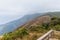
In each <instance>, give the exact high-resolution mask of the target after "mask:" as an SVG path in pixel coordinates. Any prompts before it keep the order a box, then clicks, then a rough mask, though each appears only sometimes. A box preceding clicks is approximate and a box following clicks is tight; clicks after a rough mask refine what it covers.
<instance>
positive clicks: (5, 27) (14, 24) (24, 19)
mask: <svg viewBox="0 0 60 40" xmlns="http://www.w3.org/2000/svg"><path fill="white" fill-rule="evenodd" d="M41 15H43V14H41V13H36V14H30V15H25V16H23V17H22V18H20V19H17V20H14V21H11V22H9V23H6V24H2V25H0V27H1V28H3V29H2V30H0V35H2V34H4V33H7V32H11V31H13V30H15V29H16V28H18V27H20V26H21V25H23V24H24V23H26V22H28V21H30V20H32V19H34V18H36V17H38V16H41Z"/></svg>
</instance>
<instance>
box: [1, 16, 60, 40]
mask: <svg viewBox="0 0 60 40" xmlns="http://www.w3.org/2000/svg"><path fill="white" fill-rule="evenodd" d="M50 29H53V30H58V31H60V18H58V17H52V18H51V21H50V22H47V23H43V24H42V26H39V25H38V26H31V27H30V28H25V27H22V28H20V29H18V30H17V31H14V32H10V33H8V34H4V36H3V38H2V39H1V40H36V39H37V38H39V37H40V36H42V35H43V34H44V33H46V32H47V31H49V30H50Z"/></svg>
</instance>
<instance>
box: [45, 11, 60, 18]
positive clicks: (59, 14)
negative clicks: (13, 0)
mask: <svg viewBox="0 0 60 40" xmlns="http://www.w3.org/2000/svg"><path fill="white" fill-rule="evenodd" d="M45 15H49V16H51V17H52V16H60V12H47V13H46V14H45Z"/></svg>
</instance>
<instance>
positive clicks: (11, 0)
mask: <svg viewBox="0 0 60 40" xmlns="http://www.w3.org/2000/svg"><path fill="white" fill-rule="evenodd" d="M49 11H60V0H0V24H2V23H6V22H7V21H11V20H13V19H16V18H18V17H20V18H21V17H22V16H23V15H26V14H30V13H37V12H40V13H41V12H49Z"/></svg>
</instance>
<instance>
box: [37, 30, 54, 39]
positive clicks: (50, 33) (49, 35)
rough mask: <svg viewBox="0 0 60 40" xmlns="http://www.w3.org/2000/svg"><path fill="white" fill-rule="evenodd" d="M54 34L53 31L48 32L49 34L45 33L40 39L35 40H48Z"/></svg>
mask: <svg viewBox="0 0 60 40" xmlns="http://www.w3.org/2000/svg"><path fill="white" fill-rule="evenodd" d="M53 32H54V30H50V31H49V32H47V33H46V34H45V35H43V36H42V37H40V38H39V39H37V40H44V39H45V38H47V37H48V39H47V40H49V38H50V37H51V36H52V33H53Z"/></svg>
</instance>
